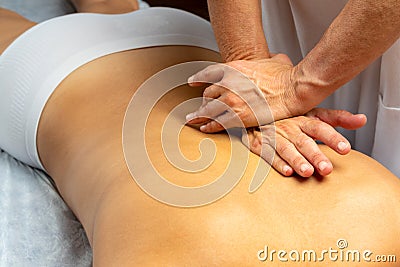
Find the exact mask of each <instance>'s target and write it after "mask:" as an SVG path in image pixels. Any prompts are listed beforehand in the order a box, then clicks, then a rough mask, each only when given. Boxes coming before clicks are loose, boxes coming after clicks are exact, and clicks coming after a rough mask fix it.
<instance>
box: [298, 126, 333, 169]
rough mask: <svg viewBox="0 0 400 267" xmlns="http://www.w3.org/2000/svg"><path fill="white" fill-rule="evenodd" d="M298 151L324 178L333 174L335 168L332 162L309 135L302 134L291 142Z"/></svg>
mask: <svg viewBox="0 0 400 267" xmlns="http://www.w3.org/2000/svg"><path fill="white" fill-rule="evenodd" d="M291 141H292V142H293V143H294V144H295V146H296V148H297V150H298V151H299V152H300V153H301V154H302V155H303V156H304V157H305V158H306V159H307V160H308V162H310V163H311V164H312V165H313V166H314V167H315V169H316V170H317V171H318V173H319V174H321V175H322V176H325V175H328V174H330V173H331V172H332V170H333V166H332V163H331V162H330V160H329V159H328V158H327V157H326V156H325V154H324V153H322V151H321V150H320V149H319V147H318V145H317V144H316V142H315V141H314V140H313V139H312V138H310V137H309V136H308V135H307V134H304V133H300V134H299V135H298V136H297V137H296V140H291Z"/></svg>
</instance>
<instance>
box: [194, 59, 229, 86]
mask: <svg viewBox="0 0 400 267" xmlns="http://www.w3.org/2000/svg"><path fill="white" fill-rule="evenodd" d="M223 77H224V65H223V64H215V65H211V66H208V67H207V68H205V69H203V70H201V71H199V72H197V73H196V74H194V75H192V76H190V77H189V79H188V84H189V85H190V86H200V85H202V84H204V83H217V82H219V81H221V80H222V78H223Z"/></svg>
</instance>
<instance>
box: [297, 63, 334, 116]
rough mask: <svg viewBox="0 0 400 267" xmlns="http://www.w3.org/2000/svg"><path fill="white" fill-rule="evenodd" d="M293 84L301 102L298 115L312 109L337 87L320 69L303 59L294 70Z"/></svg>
mask: <svg viewBox="0 0 400 267" xmlns="http://www.w3.org/2000/svg"><path fill="white" fill-rule="evenodd" d="M292 85H293V88H294V92H295V95H296V98H297V99H298V103H299V107H300V108H299V112H300V113H298V115H301V114H303V113H304V112H308V111H310V110H311V109H312V108H314V107H315V106H317V105H318V104H320V103H321V102H322V101H323V100H324V99H325V98H326V97H328V96H329V95H330V94H331V93H332V92H333V91H334V88H335V85H334V84H331V83H330V80H329V79H326V78H325V77H324V75H323V73H321V72H320V69H318V68H315V67H312V65H311V64H308V62H307V61H305V60H303V61H301V62H300V63H299V64H298V65H296V66H295V67H294V68H293V70H292Z"/></svg>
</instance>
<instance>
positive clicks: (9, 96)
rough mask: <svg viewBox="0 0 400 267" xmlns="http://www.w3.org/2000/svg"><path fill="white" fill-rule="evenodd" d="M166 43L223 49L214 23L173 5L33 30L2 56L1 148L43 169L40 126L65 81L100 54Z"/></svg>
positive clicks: (71, 19) (66, 19) (71, 18)
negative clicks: (47, 106)
mask: <svg viewBox="0 0 400 267" xmlns="http://www.w3.org/2000/svg"><path fill="white" fill-rule="evenodd" d="M161 45H190V46H197V47H202V48H207V49H210V50H214V51H218V48H217V44H216V42H215V39H214V34H213V31H212V29H211V26H210V24H209V22H207V21H206V20H204V19H201V18H200V17H197V16H195V15H193V14H191V13H188V12H185V11H182V10H177V9H172V8H161V7H157V8H148V9H143V10H138V11H135V12H132V13H127V14H122V15H103V14H87V13H82V14H72V15H66V16H62V17H57V18H54V19H51V20H48V21H45V22H43V23H41V24H38V25H36V26H35V27H33V28H31V29H29V30H28V31H26V32H25V33H24V34H22V35H21V36H20V37H19V38H18V39H16V40H15V41H14V42H13V43H12V44H11V45H10V46H9V47H8V48H7V49H6V50H5V51H4V53H3V54H2V55H1V56H0V147H1V148H2V149H4V150H5V151H7V152H9V153H10V154H11V155H13V156H14V157H15V158H17V159H19V160H21V161H23V162H25V163H27V164H29V165H31V166H34V167H37V168H41V169H43V166H42V164H41V162H40V159H39V155H38V152H37V148H36V134H37V128H38V124H39V120H40V115H41V113H42V110H43V108H44V106H45V104H46V102H47V100H48V99H49V97H50V95H51V94H52V92H53V91H54V90H55V89H56V87H57V86H58V85H59V84H60V82H61V81H62V80H63V79H65V78H66V77H67V76H68V75H69V74H70V73H71V72H73V71H74V70H75V69H77V68H78V67H80V66H82V65H84V64H86V63H88V62H90V61H92V60H94V59H96V58H99V57H102V56H105V55H109V54H111V53H115V52H120V51H125V50H131V49H137V48H143V47H151V46H161Z"/></svg>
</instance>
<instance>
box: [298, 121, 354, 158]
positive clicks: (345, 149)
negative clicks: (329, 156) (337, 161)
mask: <svg viewBox="0 0 400 267" xmlns="http://www.w3.org/2000/svg"><path fill="white" fill-rule="evenodd" d="M301 130H302V131H303V132H304V133H305V134H307V135H308V136H311V137H313V138H314V139H317V140H320V141H322V142H323V143H324V144H326V145H327V146H329V147H330V148H332V149H333V150H335V151H336V152H337V153H339V154H341V155H345V154H347V153H349V152H350V150H351V145H350V143H349V141H347V139H346V138H345V137H344V136H343V135H341V134H340V133H339V132H337V131H336V130H335V128H333V127H332V126H330V125H329V124H327V123H325V122H322V121H318V120H310V121H308V122H306V123H304V124H303V125H301Z"/></svg>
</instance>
